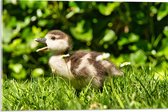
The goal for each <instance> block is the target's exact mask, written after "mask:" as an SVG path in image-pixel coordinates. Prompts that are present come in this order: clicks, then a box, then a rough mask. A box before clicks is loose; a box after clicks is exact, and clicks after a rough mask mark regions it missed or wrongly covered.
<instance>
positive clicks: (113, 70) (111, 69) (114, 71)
mask: <svg viewBox="0 0 168 112" xmlns="http://www.w3.org/2000/svg"><path fill="white" fill-rule="evenodd" d="M101 64H102V65H103V66H104V67H105V69H106V71H107V73H108V75H110V76H123V75H124V73H123V72H122V71H121V70H119V69H118V68H117V67H116V66H115V65H114V64H113V63H111V62H110V61H107V60H102V61H101Z"/></svg>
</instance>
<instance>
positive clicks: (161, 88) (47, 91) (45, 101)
mask: <svg viewBox="0 0 168 112" xmlns="http://www.w3.org/2000/svg"><path fill="white" fill-rule="evenodd" d="M154 70H155V69H152V70H150V69H149V68H147V67H146V68H139V69H136V68H132V67H127V68H124V71H125V76H123V77H112V78H108V79H107V81H106V82H105V84H104V88H103V92H102V93H101V92H100V91H98V90H94V89H90V88H89V86H88V87H86V88H84V89H83V90H82V91H81V93H80V95H79V97H78V96H76V94H75V89H74V88H73V87H71V86H70V84H69V83H67V82H65V81H64V80H63V79H62V78H60V77H41V78H34V79H31V80H26V81H17V80H14V79H5V80H3V84H2V86H3V96H2V98H3V99H2V104H3V105H2V110H65V109H130V108H131V109H132V108H133V109H135V108H138V109H141V108H145V109H146V108H168V79H167V74H166V72H165V73H164V76H163V77H162V78H159V77H158V78H156V77H155V75H156V73H157V72H155V71H154ZM160 75H161V74H160Z"/></svg>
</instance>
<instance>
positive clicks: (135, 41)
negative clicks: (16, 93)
mask: <svg viewBox="0 0 168 112" xmlns="http://www.w3.org/2000/svg"><path fill="white" fill-rule="evenodd" d="M2 13H3V74H4V76H7V77H14V78H16V79H24V78H28V77H32V76H33V77H36V76H41V75H44V72H45V74H48V73H49V72H50V69H49V67H48V65H47V62H48V58H49V53H36V52H35V51H36V49H37V48H38V47H39V45H38V43H36V42H35V41H34V39H35V38H38V37H44V36H45V34H46V33H47V32H48V31H49V30H53V29H60V30H62V31H64V32H66V33H68V34H69V35H70V36H71V37H72V39H73V46H74V48H73V50H78V49H89V50H95V51H100V52H109V53H111V55H112V57H111V59H112V61H113V62H114V63H116V64H119V63H122V62H125V61H130V62H131V63H132V64H133V65H134V66H141V65H146V64H149V65H150V66H153V67H155V66H158V65H165V64H167V61H168V3H159V2H157V3H150V2H149V3H131V2H130V3H126V2H125V3H124V2H123V3H122V2H121V3H119V2H75V1H69V2H63V1H44V0H43V1H33V0H19V1H15V0H5V1H3V12H2Z"/></svg>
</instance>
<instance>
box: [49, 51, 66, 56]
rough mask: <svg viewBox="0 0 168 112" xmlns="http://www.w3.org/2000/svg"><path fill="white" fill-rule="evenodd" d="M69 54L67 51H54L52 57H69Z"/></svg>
mask: <svg viewBox="0 0 168 112" xmlns="http://www.w3.org/2000/svg"><path fill="white" fill-rule="evenodd" d="M67 54H69V50H66V51H64V52H55V51H52V55H54V56H60V55H67Z"/></svg>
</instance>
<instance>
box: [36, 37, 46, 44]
mask: <svg viewBox="0 0 168 112" xmlns="http://www.w3.org/2000/svg"><path fill="white" fill-rule="evenodd" d="M35 41H36V42H40V43H42V44H46V38H36V39H35Z"/></svg>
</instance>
